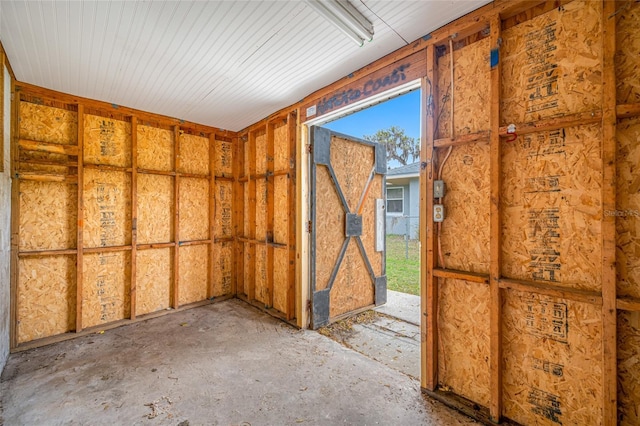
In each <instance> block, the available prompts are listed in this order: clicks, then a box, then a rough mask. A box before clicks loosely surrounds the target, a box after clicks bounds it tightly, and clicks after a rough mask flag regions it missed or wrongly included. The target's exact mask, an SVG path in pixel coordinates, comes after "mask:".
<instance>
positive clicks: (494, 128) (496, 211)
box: [489, 15, 502, 423]
mask: <svg viewBox="0 0 640 426" xmlns="http://www.w3.org/2000/svg"><path fill="white" fill-rule="evenodd" d="M501 25H502V22H501V19H500V15H495V16H494V17H492V19H491V26H490V31H491V58H492V59H491V61H492V63H491V115H490V117H491V140H490V156H491V160H490V165H489V170H490V174H491V178H490V182H491V203H490V219H489V220H490V228H491V230H490V242H489V247H490V252H491V253H490V259H491V260H490V266H489V286H490V294H491V305H490V315H491V319H490V324H491V325H490V328H491V331H490V350H491V354H490V357H489V358H490V359H489V368H490V383H491V405H490V407H489V412H490V415H491V419H492V420H493V421H494V422H496V423H497V422H500V418H501V416H502V298H501V292H500V285H499V283H500V281H499V280H500V250H501V248H500V240H501V231H500V226H501V217H500V178H501V161H502V155H501V149H500V135H499V129H500V75H501V74H500V44H501V38H500V37H501Z"/></svg>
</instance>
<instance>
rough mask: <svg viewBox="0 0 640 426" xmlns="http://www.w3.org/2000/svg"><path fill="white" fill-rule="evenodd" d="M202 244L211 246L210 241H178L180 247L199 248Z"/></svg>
mask: <svg viewBox="0 0 640 426" xmlns="http://www.w3.org/2000/svg"><path fill="white" fill-rule="evenodd" d="M203 244H211V240H192V241H180V244H179V246H180V247H188V246H201V245H203Z"/></svg>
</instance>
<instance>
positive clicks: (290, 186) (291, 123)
mask: <svg viewBox="0 0 640 426" xmlns="http://www.w3.org/2000/svg"><path fill="white" fill-rule="evenodd" d="M296 120H297V114H296V111H295V110H294V111H292V112H290V113H289V116H288V117H287V143H288V144H289V146H288V153H289V156H288V158H289V174H288V177H287V199H288V201H289V212H288V219H287V224H288V226H289V229H287V237H288V239H287V250H288V253H289V256H288V259H289V266H288V267H289V269H288V270H289V273H288V274H287V279H288V281H289V282H288V287H287V320H292V319H293V318H294V317H295V315H296V268H295V265H296V247H295V246H296V128H297V126H296Z"/></svg>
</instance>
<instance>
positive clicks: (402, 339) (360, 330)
mask: <svg viewBox="0 0 640 426" xmlns="http://www.w3.org/2000/svg"><path fill="white" fill-rule="evenodd" d="M421 116H422V114H421V90H420V83H419V81H417V82H415V83H414V84H412V85H408V86H405V87H404V88H403V90H401V91H398V90H396V91H393V92H389V93H387V94H385V96H382V97H379V98H378V99H376V100H373V101H370V102H369V103H368V104H366V105H362V106H359V107H356V108H353V107H352V108H351V109H349V110H344V111H339V112H337V113H333V114H331V116H330V117H324V118H322V119H319V120H315V121H313V122H310V123H306V124H307V125H308V126H311V125H313V126H322V127H323V128H325V129H328V130H329V131H332V132H337V133H339V134H342V135H349V136H351V137H354V138H358V139H361V140H364V141H369V142H376V143H378V144H381V145H382V146H384V149H383V150H382V152H383V153H384V154H383V155H385V157H386V167H385V168H386V170H385V175H386V176H385V179H384V184H383V188H382V191H381V196H382V198H383V199H382V200H380V202H381V203H382V206H383V209H384V210H383V214H384V225H383V228H382V229H383V234H384V265H385V266H384V269H383V270H386V271H385V272H386V273H385V276H386V287H387V291H386V303H384V304H382V305H380V306H377V307H375V308H374V309H370V308H371V307H369V309H367V310H365V311H364V312H362V310H359V311H357V312H353V314H354V315H355V316H350V315H345V316H344V318H345V319H344V320H342V321H339V322H337V323H335V324H332V325H330V326H329V327H328V328H327V329H322V330H321V332H323V333H325V334H327V335H329V336H330V337H333V338H335V339H336V340H338V341H342V342H343V343H344V344H346V345H348V346H350V347H352V348H353V349H355V350H357V351H359V352H362V353H363V354H365V355H367V356H369V357H371V358H374V359H376V360H378V361H381V362H384V363H385V364H387V365H390V366H391V367H394V368H396V369H398V370H400V371H402V372H404V373H406V374H409V375H411V376H413V377H416V378H419V377H420V321H421V315H420V241H419V235H420V232H419V224H420V217H419V211H420V190H419V189H420V141H421V134H420V132H421ZM309 129H312V128H311V127H309ZM310 132H313V130H310ZM310 139H312V137H311V136H310ZM354 161H355V160H354ZM313 162H314V160H313V159H312V160H311V162H310V170H313V168H314V164H313ZM312 180H313V179H312ZM311 192H313V190H312V191H311ZM311 198H313V194H312V197H311ZM311 204H312V202H311ZM314 251H315V250H314V249H312V252H314ZM312 262H313V260H312ZM312 285H313V284H312ZM311 298H312V299H313V290H312V291H311ZM376 304H377V303H376Z"/></svg>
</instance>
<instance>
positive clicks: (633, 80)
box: [615, 0, 640, 104]
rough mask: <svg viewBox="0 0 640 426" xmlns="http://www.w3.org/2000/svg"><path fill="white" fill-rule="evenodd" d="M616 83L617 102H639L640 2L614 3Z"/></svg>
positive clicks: (629, 0)
mask: <svg viewBox="0 0 640 426" xmlns="http://www.w3.org/2000/svg"><path fill="white" fill-rule="evenodd" d="M616 8H617V9H618V12H617V14H616V57H615V64H616V84H617V89H618V90H617V99H618V104H634V103H640V79H639V78H638V70H639V69H640V55H638V52H640V31H639V30H638V22H640V3H638V2H635V1H631V0H628V1H618V2H617V3H616Z"/></svg>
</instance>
